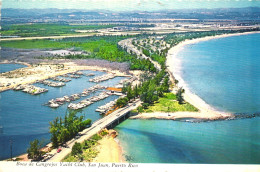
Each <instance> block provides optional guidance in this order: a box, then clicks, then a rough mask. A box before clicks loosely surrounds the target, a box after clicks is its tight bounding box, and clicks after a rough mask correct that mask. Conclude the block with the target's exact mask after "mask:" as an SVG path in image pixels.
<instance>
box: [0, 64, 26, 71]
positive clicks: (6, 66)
mask: <svg viewBox="0 0 260 172" xmlns="http://www.w3.org/2000/svg"><path fill="white" fill-rule="evenodd" d="M23 67H26V66H25V65H21V64H0V73H3V72H9V71H12V70H15V69H19V68H23Z"/></svg>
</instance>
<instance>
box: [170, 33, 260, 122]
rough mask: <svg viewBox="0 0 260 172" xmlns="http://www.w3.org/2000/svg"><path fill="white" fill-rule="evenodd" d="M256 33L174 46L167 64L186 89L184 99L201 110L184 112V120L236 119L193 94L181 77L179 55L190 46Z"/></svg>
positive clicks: (211, 37) (206, 39)
mask: <svg viewBox="0 0 260 172" xmlns="http://www.w3.org/2000/svg"><path fill="white" fill-rule="evenodd" d="M255 33H260V32H259V31H257V32H245V33H235V34H223V35H216V36H209V37H203V38H198V39H193V40H186V41H183V42H181V43H179V44H178V45H176V46H174V47H173V48H171V49H170V50H169V51H168V56H167V61H166V64H167V66H169V67H168V69H169V71H171V72H172V73H173V76H174V77H175V79H177V80H178V81H179V82H178V87H183V88H184V89H185V93H184V94H183V96H184V99H185V100H186V101H187V102H189V103H191V104H192V105H194V106H195V107H197V108H198V109H199V112H198V113H184V112H182V113H183V114H182V115H183V116H184V118H186V117H193V118H203V119H211V120H216V119H226V118H232V117H234V115H233V114H231V113H228V112H220V111H218V110H216V109H214V107H212V106H210V105H209V104H207V103H206V102H205V101H204V100H202V99H201V98H200V97H199V96H197V95H196V94H194V93H192V92H191V91H190V89H189V87H188V86H187V84H186V83H185V81H184V80H183V79H182V77H181V63H182V62H181V60H180V58H178V57H177V55H178V53H179V52H180V51H181V50H182V49H183V48H184V47H185V46H186V45H190V44H196V43H198V42H201V41H208V40H211V39H219V38H225V37H230V36H240V35H247V34H255Z"/></svg>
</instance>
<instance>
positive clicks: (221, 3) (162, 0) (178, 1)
mask: <svg viewBox="0 0 260 172" xmlns="http://www.w3.org/2000/svg"><path fill="white" fill-rule="evenodd" d="M249 6H257V7H260V1H259V0H2V7H3V8H25V9H28V8H60V9H86V10H96V9H99V10H104V9H107V10H113V11H131V10H142V11H143V10H147V11H156V10H163V9H183V8H185V9H187V8H225V7H227V8H232V7H234V8H235V7H237V8H240V7H249Z"/></svg>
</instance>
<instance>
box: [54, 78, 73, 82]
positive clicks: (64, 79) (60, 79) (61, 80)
mask: <svg viewBox="0 0 260 172" xmlns="http://www.w3.org/2000/svg"><path fill="white" fill-rule="evenodd" d="M50 79H51V80H53V81H59V82H69V81H71V79H66V78H58V77H54V78H50Z"/></svg>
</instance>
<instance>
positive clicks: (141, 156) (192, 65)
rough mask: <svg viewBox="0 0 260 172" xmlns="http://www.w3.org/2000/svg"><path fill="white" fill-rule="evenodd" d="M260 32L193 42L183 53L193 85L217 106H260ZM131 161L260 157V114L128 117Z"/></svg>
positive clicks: (125, 139)
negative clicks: (204, 118)
mask: <svg viewBox="0 0 260 172" xmlns="http://www.w3.org/2000/svg"><path fill="white" fill-rule="evenodd" d="M259 47H260V34H252V35H243V36H235V37H226V38H221V39H214V40H209V41H204V42H199V43H197V44H193V45H187V46H186V47H185V48H184V49H183V50H182V51H181V52H180V53H179V54H178V57H179V58H181V61H182V62H183V63H182V71H181V72H182V77H183V79H184V81H185V82H186V84H187V85H188V87H189V88H190V90H191V91H192V92H193V93H195V94H197V95H198V96H200V97H201V98H202V99H203V100H205V101H206V102H207V103H208V104H210V105H212V106H213V107H214V108H216V109H218V110H221V111H226V112H233V113H250V114H251V113H258V112H260V89H259V86H260V49H259ZM116 130H117V131H118V132H119V137H118V138H119V140H120V143H121V145H122V147H123V149H124V154H125V157H126V159H127V161H130V162H144V163H225V164H226V163H231V164H237V163H238V164H259V163H260V118H259V117H257V118H251V119H237V120H230V121H215V122H201V123H188V122H181V121H166V120H126V121H125V122H123V123H121V124H120V125H118V126H117V127H116Z"/></svg>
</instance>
